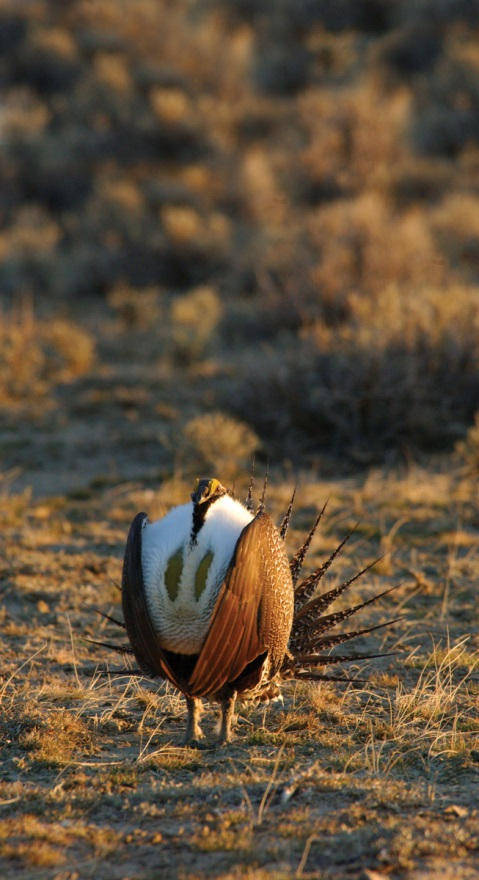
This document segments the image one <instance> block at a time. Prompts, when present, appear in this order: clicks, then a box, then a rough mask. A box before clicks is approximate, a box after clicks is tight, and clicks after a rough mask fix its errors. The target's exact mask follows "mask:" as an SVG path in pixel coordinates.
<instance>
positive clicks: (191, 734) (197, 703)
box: [185, 697, 203, 746]
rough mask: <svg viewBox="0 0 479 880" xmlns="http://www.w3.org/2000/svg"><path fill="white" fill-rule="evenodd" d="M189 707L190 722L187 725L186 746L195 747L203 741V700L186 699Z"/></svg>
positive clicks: (196, 698) (195, 698)
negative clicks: (201, 723)
mask: <svg viewBox="0 0 479 880" xmlns="http://www.w3.org/2000/svg"><path fill="white" fill-rule="evenodd" d="M186 705H187V707H188V721H187V724H186V736H185V746H186V745H190V746H195V745H197V744H198V742H199V740H200V739H203V731H202V730H201V727H200V715H201V700H199V699H198V697H186Z"/></svg>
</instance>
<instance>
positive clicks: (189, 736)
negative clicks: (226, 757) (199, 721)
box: [183, 727, 207, 749]
mask: <svg viewBox="0 0 479 880" xmlns="http://www.w3.org/2000/svg"><path fill="white" fill-rule="evenodd" d="M204 738H205V735H204V733H203V731H202V730H201V727H196V729H195V730H191V731H190V730H187V731H186V736H185V738H184V740H183V745H184V746H189V748H190V749H205V748H207V746H206V745H205V744H204V742H202V740H204Z"/></svg>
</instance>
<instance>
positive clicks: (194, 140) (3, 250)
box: [0, 0, 479, 478]
mask: <svg viewBox="0 0 479 880" xmlns="http://www.w3.org/2000/svg"><path fill="white" fill-rule="evenodd" d="M478 20H479V2H476V0H414V2H412V0H334V2H333V0H263V2H261V0H175V2H169V0H71V2H68V3H64V2H61V0H57V2H56V0H21V2H18V0H0V91H1V103H0V134H1V137H0V178H1V182H0V289H1V295H2V311H1V314H0V418H1V423H2V426H3V427H2V438H3V444H2V446H3V448H2V460H3V461H4V462H6V464H7V465H9V466H11V465H16V464H20V465H23V466H25V462H26V459H27V457H28V460H29V462H31V460H32V456H34V454H35V455H36V456H37V459H38V462H37V463H38V466H39V467H41V462H42V456H44V457H45V456H48V455H50V456H54V457H55V460H56V462H57V463H58V462H60V461H61V460H63V461H64V464H65V467H66V466H67V465H68V466H71V463H72V459H73V458H74V459H75V462H76V465H77V466H78V467H79V468H80V465H81V461H82V456H83V460H84V462H87V461H89V462H91V460H92V458H94V456H95V450H99V449H101V448H103V449H104V448H105V447H106V446H107V447H108V449H109V450H112V455H113V457H115V456H116V460H117V463H121V461H122V456H124V459H125V461H126V460H127V459H129V460H130V461H131V460H136V461H138V466H139V467H140V465H141V466H143V467H146V466H147V465H149V466H151V467H153V466H154V465H155V464H156V465H157V466H158V468H159V471H158V473H160V471H161V468H162V467H164V468H166V472H168V471H171V467H172V466H173V465H174V466H176V467H179V468H180V469H181V468H183V469H184V468H188V466H189V465H188V462H190V461H191V460H193V461H194V465H193V467H195V466H198V467H199V466H201V464H202V463H203V465H205V466H208V467H210V468H211V467H212V466H214V464H213V465H212V463H214V462H215V461H217V460H218V459H219V460H221V461H222V462H223V466H224V468H225V469H226V470H227V471H228V477H231V478H234V474H235V468H236V470H237V471H238V472H239V471H240V470H241V469H242V468H244V467H245V462H247V461H248V459H249V457H250V455H251V452H252V451H253V450H254V449H255V448H256V452H257V454H259V455H260V457H261V455H263V456H265V455H269V456H270V457H272V458H273V460H274V461H276V462H277V463H281V462H284V461H288V460H289V461H291V462H292V464H293V465H294V466H298V465H299V464H301V465H304V464H305V463H312V464H313V466H318V464H319V466H321V467H323V468H329V467H333V468H335V469H337V468H341V469H343V470H348V469H351V468H357V467H364V466H365V465H368V464H371V463H374V462H383V461H388V462H395V461H409V460H411V458H414V457H416V458H417V457H419V458H421V457H424V456H428V455H429V454H430V453H432V452H439V451H451V450H454V449H456V454H457V451H458V450H459V454H461V455H462V456H463V457H464V459H465V460H466V461H467V462H469V464H471V466H472V467H475V468H476V470H477V467H478V465H477V462H478V461H479V453H478V447H479V439H478V428H477V422H476V423H475V427H474V419H475V415H476V413H477V411H478V410H479V345H478V342H479V36H478V29H477V22H478ZM32 421H34V422H35V424H36V426H37V430H36V431H35V432H32V428H31V425H32ZM22 426H23V427H22ZM68 426H70V428H71V430H70V429H69V427H68ZM471 426H472V427H471ZM54 429H55V430H57V431H60V432H63V437H64V441H63V442H61V443H60V442H59V441H58V440H55V442H53V441H48V442H47V441H44V442H43V445H40V446H38V445H37V446H36V447H34V446H33V444H34V443H37V444H38V443H39V439H38V438H39V436H40V434H39V433H38V432H40V433H41V431H44V432H48V431H53V430H54ZM19 430H20V432H21V431H22V430H24V434H23V435H22V434H21V433H20V436H21V437H22V440H21V443H20V444H19V443H18V436H19V434H18V431H19ZM69 431H70V432H69ZM468 431H469V433H468ZM33 435H34V436H33ZM15 438H17V441H16V440H15ZM95 444H96V446H95ZM20 447H21V448H20ZM62 456H63V459H62ZM85 466H86V465H85ZM101 468H102V472H104V470H105V465H104V463H103V464H102V466H101Z"/></svg>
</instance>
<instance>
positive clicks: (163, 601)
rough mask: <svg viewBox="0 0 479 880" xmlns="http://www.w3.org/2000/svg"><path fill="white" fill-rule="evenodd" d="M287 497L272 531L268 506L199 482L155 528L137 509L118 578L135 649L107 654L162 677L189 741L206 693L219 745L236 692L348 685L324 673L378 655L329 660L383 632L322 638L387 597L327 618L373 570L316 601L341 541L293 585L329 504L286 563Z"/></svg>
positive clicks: (263, 694) (247, 694)
mask: <svg viewBox="0 0 479 880" xmlns="http://www.w3.org/2000/svg"><path fill="white" fill-rule="evenodd" d="M263 496H264V492H263ZM293 500H294V493H293V498H292V500H291V503H290V505H289V507H288V510H287V513H286V515H285V517H284V518H283V520H282V523H281V526H280V531H279V530H278V529H277V528H276V526H275V525H274V523H273V522H272V520H271V518H270V516H269V515H268V514H267V513H266V512H265V510H264V497H262V499H261V502H260V504H259V507H258V509H257V512H256V515H255V516H253V514H252V513H249V512H248V510H247V508H245V507H243V506H242V505H241V504H240V503H239V502H238V501H236V500H234V499H232V498H231V497H230V495H229V494H228V493H227V492H226V490H225V489H224V487H223V486H221V484H220V483H219V481H218V480H216V479H215V480H201V481H198V484H197V487H196V490H195V492H193V493H192V503H191V504H189V505H184V506H183V507H178V508H173V509H172V511H171V512H170V514H168V515H167V516H166V517H165V518H164V519H163V520H159V521H157V523H153V524H150V523H149V522H148V517H147V515H146V514H144V513H139V514H137V516H136V517H135V518H134V520H133V522H132V524H131V527H130V531H129V535H128V539H127V544H126V550H125V557H124V564H123V578H122V604H123V616H124V621H125V623H124V625H125V628H126V631H127V635H128V638H129V642H130V645H131V648H128V646H120V645H118V646H114V645H107V647H113V648H114V649H117V650H122V651H124V652H125V651H130V652H131V653H133V654H134V656H135V659H136V661H137V663H138V666H139V670H137V671H133V674H139V673H141V672H143V673H144V674H145V675H149V676H152V677H154V678H162V679H167V680H168V681H170V682H171V683H172V684H173V685H174V687H176V688H177V689H178V690H179V691H181V692H182V693H183V694H184V695H185V697H186V701H187V707H188V725H187V734H186V741H187V742H196V741H197V740H198V739H199V738H200V737H201V736H202V733H201V729H200V726H199V714H200V708H201V700H202V699H203V698H204V699H207V700H213V701H217V702H219V703H220V704H221V707H222V723H221V734H220V741H222V742H226V741H228V739H229V737H230V728H231V720H232V715H233V710H234V704H235V700H236V697H237V696H239V697H240V698H242V699H268V698H271V697H272V696H275V695H276V694H278V693H279V685H280V683H281V680H283V679H289V678H297V679H300V680H301V679H303V680H304V679H306V680H311V681H320V680H328V681H329V680H339V681H341V680H345V679H344V678H336V677H334V676H330V675H329V674H325V673H324V672H323V671H322V669H323V668H324V667H327V666H329V665H332V664H336V663H343V662H348V661H351V660H363V659H366V658H367V657H369V658H371V657H376V656H383V655H379V654H349V655H336V656H334V655H330V654H329V653H327V652H328V651H329V650H330V649H331V648H333V647H335V646H336V645H340V644H342V643H344V642H346V641H349V640H350V639H353V638H356V636H359V635H364V634H366V633H369V632H371V631H373V630H374V629H376V628H379V627H377V626H376V627H375V626H371V627H366V628H363V629H361V630H355V631H352V632H349V633H339V634H336V635H334V634H333V635H330V633H329V631H330V630H331V628H333V627H335V626H336V625H337V624H338V623H340V622H341V621H343V620H345V619H347V618H348V617H350V616H351V615H353V614H355V613H356V612H357V611H359V610H360V609H361V608H364V607H365V606H366V605H368V604H370V603H371V602H373V601H375V599H377V598H380V596H382V595H385V594H386V593H381V594H380V595H379V596H376V597H373V599H369V600H368V601H366V602H362V603H360V604H358V605H355V606H353V607H351V608H347V609H345V610H344V611H340V612H336V613H333V614H324V611H326V610H327V608H328V607H329V606H330V604H331V603H332V602H333V601H334V599H336V598H337V597H338V596H340V595H341V593H343V592H344V591H345V590H346V589H347V588H348V587H349V586H350V585H351V584H352V583H353V582H354V581H355V580H357V578H358V577H359V576H360V575H362V574H364V573H365V572H366V571H367V570H368V569H369V568H370V567H371V566H367V567H366V568H364V569H363V570H362V571H361V572H359V573H358V574H357V575H355V576H354V577H352V578H350V579H349V580H347V581H345V582H344V583H343V584H340V585H339V586H338V587H335V588H334V589H332V590H328V591H327V592H325V593H323V594H322V595H319V596H318V595H313V594H314V592H315V590H316V589H317V587H318V584H319V582H320V580H321V578H322V577H323V576H324V574H325V573H326V571H327V570H328V568H329V566H330V565H331V563H332V562H333V560H334V559H335V557H336V556H337V554H338V553H339V552H340V550H341V549H342V547H343V546H344V543H345V541H346V540H347V538H346V539H344V540H343V541H342V542H341V543H340V545H339V546H338V547H337V548H336V549H335V550H334V551H333V553H332V554H331V555H330V557H329V558H328V559H326V560H325V561H324V562H323V563H322V565H321V566H320V567H319V568H318V569H317V570H316V571H315V572H313V573H312V574H311V575H309V576H308V577H307V578H305V579H304V580H302V581H301V582H300V583H297V581H298V579H299V574H300V571H301V567H302V564H303V561H304V558H305V555H306V553H307V550H308V548H309V545H310V543H311V540H312V537H313V535H314V532H315V530H316V528H317V526H318V523H319V522H320V520H321V517H322V515H323V513H324V510H325V507H323V509H322V511H321V512H320V514H319V515H318V517H317V518H316V521H315V523H314V525H313V527H312V529H311V531H310V532H309V534H308V536H307V537H306V540H305V541H304V543H303V545H302V546H301V547H300V548H299V550H298V551H297V552H296V554H295V555H294V556H293V558H292V560H291V562H289V561H288V557H287V555H286V551H285V546H284V538H285V535H286V533H287V529H288V525H289V521H290V517H291V511H292V502H293ZM202 505H203V507H202ZM325 506H326V505H325ZM348 537H349V536H348ZM199 584H200V587H201V589H199V587H198V585H199ZM294 585H295V586H294ZM386 592H389V591H386ZM115 622H116V621H115ZM391 622H392V621H391ZM120 625H121V624H120ZM382 625H385V624H381V625H380V626H382ZM125 673H127V674H129V671H127V670H125Z"/></svg>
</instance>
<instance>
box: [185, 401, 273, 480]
mask: <svg viewBox="0 0 479 880" xmlns="http://www.w3.org/2000/svg"><path fill="white" fill-rule="evenodd" d="M184 433H185V438H186V440H187V441H188V444H189V446H190V450H188V452H189V453H191V454H192V455H193V457H194V456H196V459H197V462H198V465H199V466H200V467H203V468H206V471H207V472H209V473H210V474H211V476H213V475H214V476H217V477H218V478H219V479H220V480H222V479H223V480H231V479H233V478H234V477H236V476H238V475H241V473H242V472H243V471H244V470H247V471H249V468H250V465H251V456H252V454H253V452H254V451H255V450H256V449H257V448H258V446H259V440H258V437H257V436H256V434H255V433H254V431H252V430H251V428H250V427H248V425H246V424H245V423H244V422H239V421H237V420H236V419H233V418H231V417H229V416H226V415H224V414H223V413H221V412H213V413H208V414H207V415H203V416H197V417H196V418H194V419H191V420H190V421H189V422H187V424H186V425H185V431H184ZM190 461H191V459H190Z"/></svg>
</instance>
